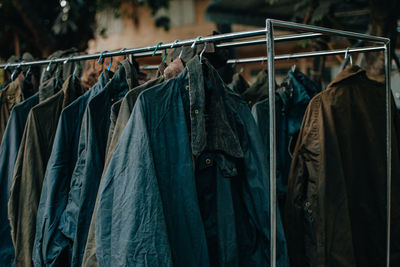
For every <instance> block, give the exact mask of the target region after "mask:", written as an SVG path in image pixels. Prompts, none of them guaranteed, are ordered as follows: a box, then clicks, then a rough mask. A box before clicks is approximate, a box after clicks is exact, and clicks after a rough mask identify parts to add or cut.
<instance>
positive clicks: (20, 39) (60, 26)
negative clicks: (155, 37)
mask: <svg viewBox="0 0 400 267" xmlns="http://www.w3.org/2000/svg"><path fill="white" fill-rule="evenodd" d="M126 2H128V3H130V4H132V5H134V6H138V5H147V6H148V7H150V8H151V9H152V13H153V15H154V14H155V13H156V11H157V10H158V9H159V8H162V7H168V3H169V1H168V0H167V1H162V0H112V1H108V0H59V1H54V0H5V1H2V2H0V18H1V20H0V57H1V58H8V57H9V56H10V55H12V54H16V55H20V54H21V52H26V51H28V52H30V53H31V54H32V55H33V56H35V57H40V58H42V57H47V56H49V55H50V54H51V53H53V52H55V51H56V50H63V49H68V48H71V47H76V48H77V49H78V50H80V51H84V50H85V49H86V48H87V45H88V41H89V40H90V39H92V38H93V37H94V30H95V26H96V25H95V14H96V12H98V11H100V10H102V9H105V8H112V9H114V10H115V11H116V14H117V15H118V14H119V11H120V7H121V5H122V4H123V3H126ZM132 17H133V19H134V20H136V18H135V16H134V14H133V15H132ZM159 19H160V20H161V23H160V21H157V22H156V24H157V25H159V26H163V27H165V28H166V27H168V23H169V20H168V19H165V18H159ZM136 22H137V20H136Z"/></svg>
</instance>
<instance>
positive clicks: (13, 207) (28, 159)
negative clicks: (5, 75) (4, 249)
mask: <svg viewBox="0 0 400 267" xmlns="http://www.w3.org/2000/svg"><path fill="white" fill-rule="evenodd" d="M46 82H49V84H48V87H47V88H51V87H52V88H53V90H54V91H56V90H57V88H56V86H57V83H56V80H55V79H51V80H48V81H46ZM51 85H53V86H51ZM81 94H82V91H81V88H80V86H79V85H77V84H73V83H71V78H69V79H68V80H67V81H66V82H65V83H64V84H63V88H62V90H59V91H58V92H57V93H56V94H55V95H54V96H52V97H50V98H48V99H47V100H45V101H43V102H42V103H40V104H38V105H37V106H35V107H34V108H32V110H31V111H30V112H29V115H28V119H27V122H26V126H25V130H24V133H23V136H22V141H21V145H20V148H19V151H18V156H17V160H16V163H15V168H14V176H13V179H12V186H11V190H10V199H9V202H8V216H9V219H10V224H11V237H12V240H13V244H14V247H15V261H14V263H15V266H32V249H33V244H34V238H35V222H36V215H37V209H38V205H39V200H40V194H41V190H42V183H43V179H44V172H45V169H46V165H47V161H48V159H49V157H50V153H51V149H52V145H53V140H54V136H55V132H56V127H57V122H58V119H59V116H60V113H61V110H62V109H63V108H64V106H65V105H66V104H67V103H66V102H65V99H71V98H70V96H71V95H72V96H75V97H78V96H79V95H81ZM39 98H40V94H39Z"/></svg>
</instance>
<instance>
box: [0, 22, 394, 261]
mask: <svg viewBox="0 0 400 267" xmlns="http://www.w3.org/2000/svg"><path fill="white" fill-rule="evenodd" d="M275 28H281V29H284V30H289V31H292V30H295V31H300V32H302V33H295V34H289V35H281V36H274V29H275ZM263 35H265V38H263V39H256V40H254V39H251V40H244V41H232V40H234V39H241V38H251V37H256V36H263ZM322 36H336V37H344V38H349V39H356V40H362V41H367V42H372V43H375V44H377V45H378V46H367V47H357V48H349V49H333V50H325V51H313V52H303V53H295V54H285V55H277V56H276V55H275V50H274V48H275V47H274V44H275V42H288V41H297V40H302V39H309V38H317V37H322ZM221 41H223V42H224V43H217V44H215V46H216V47H217V48H225V47H240V46H248V45H259V44H266V46H267V49H266V51H267V57H255V58H245V59H230V60H228V61H227V63H229V64H239V63H249V62H263V61H267V62H268V70H269V71H268V86H269V87H268V91H269V92H268V93H269V132H270V135H269V138H270V140H269V141H270V142H269V144H270V146H269V151H270V155H271V157H270V163H269V164H270V181H269V182H270V214H271V215H270V227H271V229H270V232H271V240H270V248H271V249H270V253H271V254H270V260H271V264H270V266H271V267H276V218H277V216H276V209H277V202H276V121H275V120H276V117H275V93H274V92H275V64H274V63H275V60H286V59H295V58H306V57H315V56H328V55H338V54H346V53H360V52H377V51H384V53H385V78H386V164H387V165H386V171H387V174H386V175H387V176H386V179H387V187H386V194H387V203H386V205H387V206H386V208H387V213H386V217H387V225H386V238H387V239H386V240H387V243H386V266H387V267H389V265H390V262H389V259H390V216H391V214H390V207H391V141H392V140H391V123H390V122H391V116H392V114H391V90H390V70H391V59H390V39H389V38H384V37H377V36H371V35H368V34H362V33H355V32H349V31H342V30H335V29H328V28H324V27H317V26H311V25H304V24H299V23H293V22H287V21H280V20H275V19H266V27H265V29H260V30H253V31H244V32H236V33H227V34H219V35H213V36H205V37H201V36H199V37H197V38H195V39H189V40H183V41H178V40H176V41H174V42H170V43H165V44H161V43H159V44H158V45H151V46H146V47H139V48H132V49H122V50H119V51H113V52H106V51H104V52H102V53H95V54H89V55H77V56H72V57H64V58H53V59H45V60H35V61H30V62H19V63H11V64H0V68H6V67H17V68H19V67H21V66H32V65H46V64H52V63H61V62H64V63H66V62H72V61H81V60H90V59H98V58H99V57H100V56H102V58H105V57H113V56H122V55H134V56H135V57H146V56H152V55H153V54H155V52H158V53H159V54H160V51H161V50H166V49H171V48H177V47H182V46H192V47H194V46H195V45H196V44H201V43H206V42H207V43H210V42H212V43H214V42H221ZM229 41H231V42H229ZM156 54H157V53H156ZM156 67H157V66H153V65H151V66H144V67H142V69H154V68H156Z"/></svg>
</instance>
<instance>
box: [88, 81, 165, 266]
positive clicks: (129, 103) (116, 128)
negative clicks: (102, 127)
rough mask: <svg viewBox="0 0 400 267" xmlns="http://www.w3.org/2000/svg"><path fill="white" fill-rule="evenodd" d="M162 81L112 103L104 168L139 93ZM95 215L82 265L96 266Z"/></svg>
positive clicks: (139, 87) (141, 86) (133, 91)
mask: <svg viewBox="0 0 400 267" xmlns="http://www.w3.org/2000/svg"><path fill="white" fill-rule="evenodd" d="M163 81H164V76H160V77H158V78H156V79H154V80H150V81H148V82H146V83H144V84H142V85H140V86H138V87H136V88H134V89H132V90H130V91H129V92H128V93H127V94H126V96H125V97H124V98H123V99H122V101H121V100H119V101H118V102H116V103H115V104H114V105H113V107H112V110H114V112H111V125H110V130H109V133H108V141H107V149H106V160H105V167H104V169H106V168H107V166H108V163H109V161H110V159H111V156H112V154H113V152H114V149H115V147H116V146H117V144H118V140H119V138H120V136H121V134H122V132H123V130H124V129H125V126H126V124H127V122H128V120H129V118H130V116H131V113H132V110H133V107H134V105H135V103H136V100H137V98H138V96H139V94H140V93H141V92H143V91H144V90H146V89H148V88H151V87H153V86H155V85H157V84H160V83H162V82H163ZM118 105H119V108H118ZM116 112H118V114H116ZM97 202H98V200H96V206H97ZM95 217H96V208H95V209H94V211H93V216H92V219H91V223H90V228H89V233H88V238H87V242H86V247H85V253H84V256H83V266H98V263H97V258H96V244H95V224H96V222H95V221H96V220H95Z"/></svg>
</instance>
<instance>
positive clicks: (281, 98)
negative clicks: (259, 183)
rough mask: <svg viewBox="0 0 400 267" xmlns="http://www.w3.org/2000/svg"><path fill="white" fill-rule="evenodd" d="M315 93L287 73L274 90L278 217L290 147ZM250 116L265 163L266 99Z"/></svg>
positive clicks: (309, 85) (298, 74)
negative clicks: (258, 133)
mask: <svg viewBox="0 0 400 267" xmlns="http://www.w3.org/2000/svg"><path fill="white" fill-rule="evenodd" d="M265 89H266V88H265ZM317 92H318V88H317V86H316V85H315V84H314V83H313V82H312V81H311V80H309V78H308V77H307V76H305V75H304V74H303V73H301V72H300V71H298V70H295V71H293V70H290V71H289V72H288V76H287V78H286V79H285V80H284V82H283V83H282V84H281V85H280V86H279V88H278V89H277V90H276V96H275V109H276V113H275V115H276V148H277V158H276V165H277V198H278V204H279V208H280V210H281V212H282V214H283V213H284V209H285V199H286V191H287V183H288V182H287V181H288V175H289V169H290V164H291V161H292V158H291V155H290V153H291V151H292V150H293V149H292V146H294V144H295V143H296V138H297V134H298V132H299V130H300V126H301V122H302V121H303V116H304V112H305V110H306V108H307V105H308V103H309V102H310V100H311V99H312V98H313V97H314V96H315V94H316V93H317ZM252 113H253V116H254V118H255V120H256V122H257V126H258V128H259V130H260V134H261V137H262V141H263V143H264V150H265V152H266V154H267V158H268V160H269V159H270V155H269V98H267V99H265V100H263V101H260V102H258V103H256V104H255V105H254V106H253V108H252ZM268 176H269V173H268Z"/></svg>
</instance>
